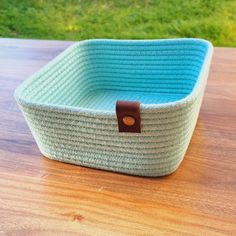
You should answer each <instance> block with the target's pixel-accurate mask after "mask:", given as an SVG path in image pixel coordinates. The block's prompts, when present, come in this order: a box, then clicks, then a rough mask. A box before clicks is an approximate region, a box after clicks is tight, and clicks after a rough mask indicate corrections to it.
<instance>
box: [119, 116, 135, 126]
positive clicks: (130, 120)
mask: <svg viewBox="0 0 236 236" xmlns="http://www.w3.org/2000/svg"><path fill="white" fill-rule="evenodd" d="M122 121H123V123H124V124H125V125H127V126H132V125H134V124H135V119H134V118H133V117H132V116H124V117H123V119H122Z"/></svg>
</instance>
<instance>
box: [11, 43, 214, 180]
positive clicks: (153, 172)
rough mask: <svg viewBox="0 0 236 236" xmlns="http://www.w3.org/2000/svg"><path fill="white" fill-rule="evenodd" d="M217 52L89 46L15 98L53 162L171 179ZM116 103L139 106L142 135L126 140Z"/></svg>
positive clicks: (63, 57) (62, 58) (62, 59)
mask: <svg viewBox="0 0 236 236" xmlns="http://www.w3.org/2000/svg"><path fill="white" fill-rule="evenodd" d="M212 52H213V47H212V45H211V43H210V42H208V41H205V40H201V39H166V40H165V39H164V40H110V39H98V40H85V41H81V42H78V43H75V44H73V45H72V46H70V47H69V48H68V49H66V50H65V51H64V52H63V53H61V54H60V55H59V56H57V57H56V58H55V59H53V60H52V61H51V62H50V63H48V64H47V65H46V66H45V67H43V68H42V69H41V70H40V71H38V72H37V73H36V74H34V75H33V76H31V78H29V79H28V80H26V81H24V82H23V84H22V85H20V86H19V87H18V88H17V89H16V91H15V98H16V100H17V102H18V105H19V107H20V108H21V110H22V112H23V114H24V116H25V118H26V120H27V122H28V125H29V127H30V129H31V131H32V133H33V136H34V138H35V140H36V142H37V145H38V147H39V149H40V151H41V152H42V154H43V155H45V156H46V157H48V158H50V159H54V160H58V161H62V162H67V163H73V164H77V165H82V166H88V167H94V168H98V169H104V170H110V171H116V172H121V173H127V174H131V175H140V176H163V175H168V174H170V173H172V172H174V171H175V170H176V169H177V168H178V166H179V165H180V163H181V161H182V160H183V158H184V155H185V153H186V150H187V148H188V145H189V142H190V139H191V136H192V134H193V131H194V128H195V125H196V121H197V118H198V114H199V110H200V106H201V102H202V98H203V94H204V89H205V86H206V81H207V76H208V71H209V66H210V62H211V57H212ZM117 101H124V103H125V104H126V102H128V103H129V102H130V103H131V104H132V102H133V101H138V102H139V103H135V104H139V107H138V110H136V111H135V112H137V115H138V116H140V120H139V121H138V122H140V127H141V130H139V132H129V131H127V132H119V125H120V124H119V122H118V119H117V116H118V114H117V110H116V103H117ZM125 109H127V112H128V113H129V107H124V113H125V112H126V110H125ZM131 110H132V107H131ZM134 122H136V120H135V119H134ZM128 123H129V120H128ZM130 124H131V125H132V120H131V123H129V124H128V125H130ZM123 125H126V124H123Z"/></svg>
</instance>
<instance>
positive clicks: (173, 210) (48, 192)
mask: <svg viewBox="0 0 236 236" xmlns="http://www.w3.org/2000/svg"><path fill="white" fill-rule="evenodd" d="M70 44H71V42H60V41H39V40H15V39H0V235H236V49H231V48H216V49H215V54H214V58H213V63H212V67H211V73H210V78H209V82H208V85H207V90H206V95H205V97H204V102H203V106H202V109H201V113H200V117H199V120H198V124H197V127H196V130H195V133H194V136H193V138H192V141H191V145H190V146H189V149H188V152H187V155H186V156H185V159H184V161H183V163H182V165H181V166H180V168H179V169H178V170H177V171H176V172H175V173H174V174H172V175H170V176H167V177H162V178H139V177H132V176H127V175H121V174H115V173H111V172H106V171H100V170H95V169H89V168H85V167H79V166H74V165H69V164H63V163H59V162H56V161H51V160H48V159H47V158H44V157H43V156H42V155H41V154H40V152H39V150H38V148H37V146H36V144H35V141H34V139H33V137H32V135H31V133H30V131H29V129H28V127H27V125H26V123H25V120H24V118H23V117H22V114H21V113H20V111H19V110H18V108H17V106H16V103H15V101H14V99H13V91H14V89H15V88H16V87H17V86H18V85H19V84H20V83H21V82H22V81H23V80H24V79H26V78H27V77H28V76H30V75H31V74H32V73H34V72H35V71H37V70H38V69H39V68H41V67H42V66H43V65H45V64H46V63H47V62H48V61H49V60H51V59H52V58H54V57H55V56H56V55H57V54H59V53H60V52H61V51H62V50H64V49H65V48H66V47H67V46H68V45H70Z"/></svg>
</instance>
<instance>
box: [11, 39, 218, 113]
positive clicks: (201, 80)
mask: <svg viewBox="0 0 236 236" xmlns="http://www.w3.org/2000/svg"><path fill="white" fill-rule="evenodd" d="M173 41H175V42H179V43H181V42H186V41H191V42H202V43H204V44H205V45H206V46H207V51H206V54H205V58H204V61H203V63H202V67H201V70H200V72H199V75H198V78H197V81H196V83H195V85H194V87H193V89H192V91H191V92H190V93H189V94H188V95H187V96H185V97H183V98H182V99H180V100H177V101H172V102H167V103H161V104H144V103H141V104H140V109H141V113H142V112H150V113H152V112H157V111H171V110H173V109H176V108H181V107H185V106H188V105H189V104H191V103H192V102H193V101H194V100H195V99H196V98H197V96H198V94H199V93H200V92H201V90H202V89H204V86H205V82H206V80H207V74H208V67H209V64H210V62H211V59H212V55H213V50H214V48H213V45H212V43H211V42H210V41H208V40H205V39H200V38H172V39H147V40H146V39H141V40H137V39H135V40H133V39H88V40H82V41H79V42H75V43H74V44H72V45H71V46H69V47H68V48H67V49H65V50H64V51H63V52H62V53H60V54H59V55H57V56H56V57H55V58H53V59H52V60H51V61H49V62H48V63H47V64H46V65H45V66H43V67H42V68H41V69H39V70H38V71H37V72H35V73H34V74H33V75H31V76H30V77H29V78H28V79H26V80H25V81H23V83H21V84H20V85H19V86H18V87H17V88H16V89H15V92H14V97H15V99H16V101H17V103H18V104H19V105H22V106H28V107H31V108H37V109H40V110H48V111H56V112H63V113H65V112H66V113H81V114H83V115H85V116H90V117H98V116H100V117H104V116H105V117H109V116H110V117H115V116H116V113H115V109H114V110H96V109H89V108H83V107H75V106H70V105H60V104H46V103H40V102H37V101H31V100H29V99H27V98H25V97H23V96H21V91H22V90H23V89H24V87H25V86H27V84H28V83H30V81H31V80H32V79H34V77H35V76H37V75H40V74H43V73H44V71H46V70H47V69H48V68H49V67H50V66H51V65H53V64H55V63H56V62H57V61H59V60H60V59H61V58H63V57H64V55H66V54H68V53H70V52H71V51H73V50H74V49H75V48H76V47H78V46H80V45H83V44H87V43H91V42H106V43H109V42H111V43H114V42H115V43H116V42H119V43H125V44H127V43H130V44H132V43H137V42H139V43H140V42H141V43H144V44H146V45H148V44H152V43H160V42H173Z"/></svg>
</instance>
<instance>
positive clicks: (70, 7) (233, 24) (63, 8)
mask: <svg viewBox="0 0 236 236" xmlns="http://www.w3.org/2000/svg"><path fill="white" fill-rule="evenodd" d="M0 37H14V38H30V39H59V40H81V39H90V38H121V39H154V38H156V39H157V38H176V37H198V38H204V39H208V40H210V41H212V43H213V44H214V45H215V46H230V47H235V46H236V0H189V1H188V0H113V1H108V0H107V1H105V0H100V1H98V0H83V1H81V0H54V1H53V0H51V1H50V0H0Z"/></svg>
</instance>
